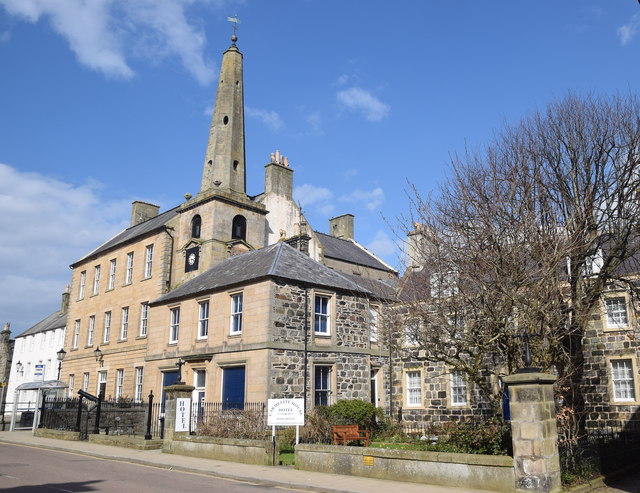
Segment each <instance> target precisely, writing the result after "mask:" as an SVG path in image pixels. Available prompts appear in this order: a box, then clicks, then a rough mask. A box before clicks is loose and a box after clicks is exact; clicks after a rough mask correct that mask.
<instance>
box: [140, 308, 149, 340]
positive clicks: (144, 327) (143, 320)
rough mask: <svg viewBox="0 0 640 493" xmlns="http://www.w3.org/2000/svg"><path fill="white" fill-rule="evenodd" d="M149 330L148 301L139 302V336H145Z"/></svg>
mask: <svg viewBox="0 0 640 493" xmlns="http://www.w3.org/2000/svg"><path fill="white" fill-rule="evenodd" d="M148 330H149V303H147V302H144V303H141V304H140V334H139V335H140V337H147V332H148Z"/></svg>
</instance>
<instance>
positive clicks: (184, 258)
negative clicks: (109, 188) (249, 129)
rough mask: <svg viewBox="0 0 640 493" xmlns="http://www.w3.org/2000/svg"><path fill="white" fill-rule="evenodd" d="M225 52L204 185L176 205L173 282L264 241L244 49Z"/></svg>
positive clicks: (263, 243) (263, 214) (233, 38)
mask: <svg viewBox="0 0 640 493" xmlns="http://www.w3.org/2000/svg"><path fill="white" fill-rule="evenodd" d="M237 39H238V38H237V37H236V35H235V34H234V35H233V36H232V37H231V42H232V43H231V46H230V47H229V48H228V49H227V50H226V51H225V52H224V54H223V55H222V64H221V68H220V78H219V79H218V88H217V91H216V102H215V106H214V110H213V117H212V118H211V126H210V129H209V140H208V142H207V149H206V152H205V160H204V167H203V171H202V182H201V185H200V191H199V192H198V193H197V194H196V195H195V197H192V196H191V195H190V194H187V195H185V198H186V202H184V203H183V204H182V205H180V207H178V209H177V213H178V217H177V218H176V224H172V225H171V228H172V229H173V230H174V231H175V233H174V238H175V246H176V249H175V250H174V258H173V260H174V265H175V268H172V285H174V286H175V285H177V284H180V283H182V282H184V281H186V280H188V279H190V278H193V277H195V276H197V275H198V274H200V273H202V272H204V271H205V270H207V269H209V268H210V267H212V266H214V265H216V264H218V263H219V262H222V261H223V260H226V259H227V258H229V257H230V256H233V255H237V254H240V253H244V252H247V251H250V250H255V249H257V248H262V247H263V246H264V245H265V227H266V220H265V216H266V215H267V209H266V207H265V206H264V204H262V203H260V202H257V201H255V200H254V199H253V198H252V197H249V196H248V195H247V193H246V163H245V135H244V95H243V92H244V89H243V81H242V63H243V62H242V53H240V50H238V47H237V46H236V41H237Z"/></svg>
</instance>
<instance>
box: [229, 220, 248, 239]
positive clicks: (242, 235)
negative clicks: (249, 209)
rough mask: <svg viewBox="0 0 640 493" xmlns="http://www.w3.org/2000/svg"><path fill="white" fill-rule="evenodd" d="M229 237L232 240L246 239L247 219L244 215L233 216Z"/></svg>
mask: <svg viewBox="0 0 640 493" xmlns="http://www.w3.org/2000/svg"><path fill="white" fill-rule="evenodd" d="M231 238H232V239H234V240H242V241H246V240H247V220H246V219H245V218H244V216H236V217H234V218H233V223H232V225H231Z"/></svg>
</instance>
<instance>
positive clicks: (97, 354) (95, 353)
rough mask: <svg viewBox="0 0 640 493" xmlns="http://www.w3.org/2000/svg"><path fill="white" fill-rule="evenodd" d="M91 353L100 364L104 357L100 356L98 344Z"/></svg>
mask: <svg viewBox="0 0 640 493" xmlns="http://www.w3.org/2000/svg"><path fill="white" fill-rule="evenodd" d="M93 355H94V356H95V357H96V361H98V362H99V363H100V366H102V360H103V359H104V358H103V356H102V351H101V350H100V346H98V347H97V348H95V350H94V351H93Z"/></svg>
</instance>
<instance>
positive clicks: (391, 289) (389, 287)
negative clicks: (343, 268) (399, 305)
mask: <svg viewBox="0 0 640 493" xmlns="http://www.w3.org/2000/svg"><path fill="white" fill-rule="evenodd" d="M342 274H343V275H344V276H346V277H347V278H349V279H350V280H351V281H353V282H354V283H356V284H357V285H358V286H360V287H361V288H364V289H366V290H367V291H370V292H371V293H372V294H373V296H375V297H376V298H378V299H381V300H389V301H392V300H396V299H397V290H398V284H399V279H398V278H388V279H371V278H370V277H365V276H356V275H355V274H347V273H344V272H343V273H342Z"/></svg>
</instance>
